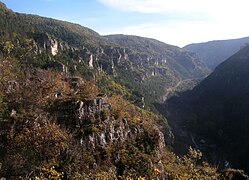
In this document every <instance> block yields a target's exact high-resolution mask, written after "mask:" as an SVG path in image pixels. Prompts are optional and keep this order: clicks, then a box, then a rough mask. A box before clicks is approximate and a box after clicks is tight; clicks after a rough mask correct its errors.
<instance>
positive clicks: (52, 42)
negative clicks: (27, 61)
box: [36, 34, 60, 56]
mask: <svg viewBox="0 0 249 180" xmlns="http://www.w3.org/2000/svg"><path fill="white" fill-rule="evenodd" d="M37 38H38V39H37V40H36V41H37V43H38V44H39V45H40V47H42V48H43V49H44V50H45V51H46V52H50V53H51V54H52V55H53V56H55V55H57V54H58V52H59V47H60V46H59V44H58V41H57V40H56V39H55V38H52V37H51V36H50V35H49V34H41V35H39V36H38V37H37Z"/></svg>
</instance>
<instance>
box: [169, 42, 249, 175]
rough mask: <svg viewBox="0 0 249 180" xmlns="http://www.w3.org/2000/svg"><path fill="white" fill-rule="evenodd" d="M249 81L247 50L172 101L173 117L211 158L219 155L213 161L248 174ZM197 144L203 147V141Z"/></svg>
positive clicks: (248, 53) (240, 52)
mask: <svg viewBox="0 0 249 180" xmlns="http://www.w3.org/2000/svg"><path fill="white" fill-rule="evenodd" d="M248 77H249V46H246V47H245V48H243V49H241V50H240V51H239V52H238V53H236V54H235V55H233V56H231V57H230V58H229V59H227V60H226V61H224V62H223V63H222V64H220V65H219V66H218V67H217V68H216V69H215V70H214V72H213V73H211V74H210V75H209V76H208V77H207V78H206V79H204V80H203V81H202V82H201V83H200V84H199V85H197V86H196V87H195V88H194V89H193V90H192V91H190V92H186V93H184V94H182V95H181V96H180V97H179V98H172V99H171V100H170V101H168V110H169V111H171V114H173V113H174V115H175V116H177V117H178V118H179V119H181V123H183V124H184V125H185V126H186V125H187V126H188V128H189V129H188V131H189V132H190V133H194V134H196V135H197V136H196V137H197V139H199V140H201V139H204V140H205V141H206V144H205V145H204V147H205V151H206V152H207V153H208V154H209V155H210V154H213V152H215V153H217V154H218V156H216V157H212V158H214V160H215V161H216V162H217V161H224V160H228V161H229V162H230V164H231V166H232V167H236V168H241V169H243V170H246V172H247V173H248V172H249V164H248V162H249V157H248V152H249V143H248V138H249V133H248V132H249V106H248V105H249V104H248V102H249V82H248ZM176 112H177V113H176ZM183 115H184V117H183ZM172 116H173V115H171V117H172ZM191 136H192V135H191ZM192 140H193V137H192ZM203 142H204V141H203ZM197 144H199V146H200V144H201V146H203V144H202V143H199V141H198V143H197ZM217 154H216V155H217ZM211 156H212V155H211Z"/></svg>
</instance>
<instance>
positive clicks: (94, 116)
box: [54, 95, 165, 150]
mask: <svg viewBox="0 0 249 180" xmlns="http://www.w3.org/2000/svg"><path fill="white" fill-rule="evenodd" d="M110 111H111V105H110V104H108V103H107V97H106V96H105V95H99V96H98V97H96V98H95V99H83V100H74V99H68V100H65V99H64V100H58V101H57V102H56V103H55V111H54V114H55V116H56V119H57V121H58V123H59V124H61V125H63V126H65V127H67V128H69V129H70V130H71V131H74V134H76V137H77V139H78V140H79V142H80V144H81V145H82V147H83V148H84V149H88V150H94V149H98V148H103V147H105V146H107V145H114V144H115V143H124V142H126V141H131V140H134V139H135V138H137V137H138V136H142V135H143V133H144V132H145V130H144V127H143V123H139V124H136V125H132V124H130V123H129V120H128V119H127V118H122V119H115V118H114V117H113V116H112V115H111V112H110ZM151 128H154V130H155V131H156V132H157V136H158V149H160V150H162V149H163V148H164V146H165V145H164V136H163V134H162V133H161V132H160V131H159V130H158V129H157V128H156V127H151Z"/></svg>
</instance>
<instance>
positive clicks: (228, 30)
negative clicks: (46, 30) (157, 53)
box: [0, 0, 249, 47]
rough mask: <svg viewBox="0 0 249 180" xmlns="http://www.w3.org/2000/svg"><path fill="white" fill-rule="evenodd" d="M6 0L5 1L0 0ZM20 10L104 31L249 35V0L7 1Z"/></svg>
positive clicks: (183, 41)
mask: <svg viewBox="0 0 249 180" xmlns="http://www.w3.org/2000/svg"><path fill="white" fill-rule="evenodd" d="M0 1H1V0H0ZM2 2H3V3H5V4H6V5H7V7H8V8H10V9H12V10H13V11H15V12H19V13H28V14H36V15H40V16H45V17H51V18H55V19H60V20H65V21H70V22H74V23H78V24H80V25H82V26H85V27H88V28H91V29H93V30H95V31H96V32H98V33H99V34H101V35H107V34H125V35H137V36H142V37H149V38H154V39H157V40H160V41H163V42H165V43H167V44H172V45H176V46H179V47H183V46H185V45H187V44H190V43H199V42H206V41H211V40H221V39H235V38H241V37H246V36H249V23H247V22H248V21H247V19H248V17H249V10H248V7H249V1H248V0H2Z"/></svg>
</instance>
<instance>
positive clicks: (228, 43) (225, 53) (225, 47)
mask: <svg viewBox="0 0 249 180" xmlns="http://www.w3.org/2000/svg"><path fill="white" fill-rule="evenodd" d="M248 43H249V37H245V38H240V39H231V40H219V41H210V42H205V43H196V44H189V45H187V46H185V47H184V48H185V49H187V50H189V51H191V52H195V53H196V54H197V55H199V56H200V58H201V60H202V61H203V62H204V63H205V64H206V65H207V66H208V67H209V68H211V69H214V68H215V67H216V66H217V65H219V64H220V63H221V62H223V61H225V60H226V59H227V58H229V57H230V56H232V55H233V54H235V53H236V52H238V51H239V50H240V48H242V47H244V46H245V45H246V44H248Z"/></svg>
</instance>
